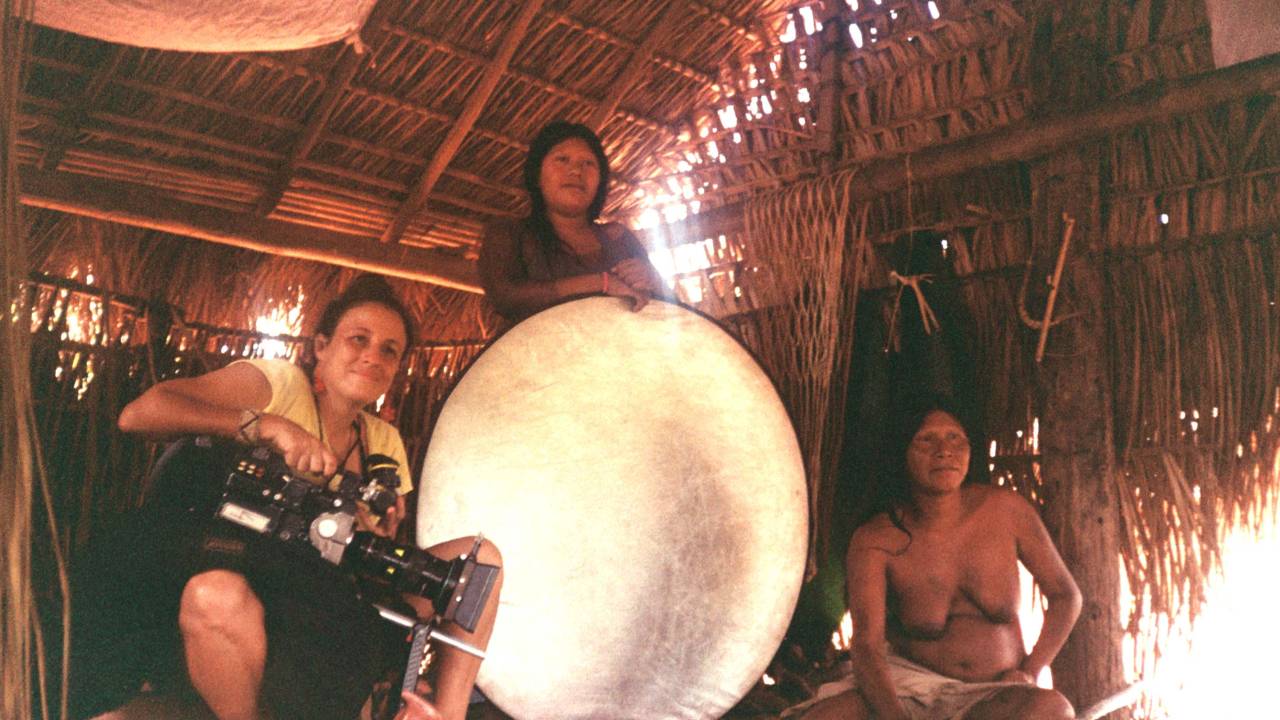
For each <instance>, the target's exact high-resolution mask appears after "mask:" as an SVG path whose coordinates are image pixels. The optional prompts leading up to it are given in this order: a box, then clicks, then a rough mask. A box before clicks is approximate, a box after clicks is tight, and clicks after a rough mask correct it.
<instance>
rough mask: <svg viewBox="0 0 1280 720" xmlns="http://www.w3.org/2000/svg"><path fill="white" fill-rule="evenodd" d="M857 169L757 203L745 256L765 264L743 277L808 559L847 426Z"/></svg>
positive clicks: (821, 531) (857, 273)
mask: <svg viewBox="0 0 1280 720" xmlns="http://www.w3.org/2000/svg"><path fill="white" fill-rule="evenodd" d="M853 180H854V177H853V176H852V175H851V174H848V173H843V174H837V175H833V176H831V177H829V178H823V179H821V180H817V181H813V182H806V183H800V184H797V185H795V186H793V187H791V188H789V189H787V190H783V191H781V192H777V193H771V194H769V195H765V196H763V197H761V198H759V199H758V200H757V201H756V202H753V203H752V204H751V206H750V210H748V212H747V215H746V227H747V233H748V235H749V236H750V237H751V238H752V245H751V247H750V254H749V255H748V258H749V260H750V261H751V262H752V264H754V265H758V266H759V267H762V268H765V269H766V272H765V273H763V274H762V276H756V277H754V278H753V282H752V283H751V284H750V285H747V286H746V288H747V292H748V293H749V295H750V300H751V302H753V303H754V304H755V305H756V306H757V307H770V308H773V310H772V311H771V312H768V313H760V314H758V315H756V316H755V318H756V322H755V325H756V331H757V332H756V333H755V339H756V341H757V342H758V343H759V344H758V345H757V346H756V347H755V349H756V352H757V353H758V354H759V356H760V359H761V361H762V362H763V363H764V365H765V368H766V369H767V370H768V371H769V373H770V375H771V376H772V377H773V378H774V379H775V381H776V382H777V383H778V385H779V391H780V393H781V394H782V398H783V401H784V402H785V403H786V405H787V408H788V409H789V410H790V411H791V415H792V420H793V422H794V423H795V425H796V434H797V436H798V438H799V440H800V447H801V451H802V453H803V455H804V459H805V466H806V471H807V473H808V480H809V502H810V514H811V517H812V518H813V526H812V527H811V530H810V534H811V542H810V559H811V560H812V559H813V555H814V553H815V552H820V547H819V546H820V544H821V543H823V542H824V541H825V538H826V532H825V523H826V520H825V518H826V513H827V511H828V509H829V508H830V497H829V493H830V488H831V486H830V483H829V482H828V480H827V478H828V477H829V476H830V475H831V474H832V473H833V472H834V469H835V468H834V467H833V465H832V458H834V457H835V456H836V455H837V454H838V452H839V447H840V440H841V438H842V436H843V432H844V422H843V421H844V395H845V388H844V379H845V378H846V377H847V376H848V364H849V352H850V344H849V343H850V341H851V340H852V335H851V334H850V333H849V332H848V328H849V327H850V326H851V325H852V323H853V320H854V310H855V305H854V304H853V303H851V302H849V301H850V299H851V294H850V289H851V288H856V287H858V285H859V282H860V279H861V277H862V272H863V267H864V263H865V247H866V245H865V233H864V229H863V225H864V222H860V221H859V218H857V217H856V216H854V215H852V214H851V212H850V210H851V209H850V203H849V191H850V186H851V183H852V182H853Z"/></svg>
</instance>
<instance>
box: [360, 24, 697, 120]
mask: <svg viewBox="0 0 1280 720" xmlns="http://www.w3.org/2000/svg"><path fill="white" fill-rule="evenodd" d="M383 29H384V30H385V31H387V32H389V33H392V34H395V35H399V36H401V37H404V38H408V39H410V40H413V41H414V42H418V43H422V44H423V45H427V46H430V47H434V48H436V49H438V50H440V51H442V52H446V53H448V54H450V55H453V56H454V57H458V58H461V59H463V60H467V61H469V62H472V63H475V64H476V65H484V64H485V63H487V62H489V58H487V57H485V56H484V55H481V54H480V53H477V52H473V51H471V50H468V49H466V48H463V47H458V46H457V45H454V44H453V43H451V42H449V41H447V40H444V39H442V38H439V37H437V36H435V35H431V34H428V33H424V32H422V31H421V30H409V29H407V28H402V27H399V26H396V25H391V24H390V23H386V24H384V25H383ZM507 75H509V76H511V77H512V78H515V79H516V80H519V81H521V82H526V83H529V84H530V85H532V86H534V87H536V88H538V89H540V90H544V91H546V92H548V93H551V94H552V95H559V96H560V97H563V98H568V99H570V100H573V101H574V102H578V103H582V104H583V105H598V104H600V102H601V99H599V98H593V97H590V96H588V95H584V94H583V93H580V92H578V91H577V90H573V89H572V88H567V87H565V86H564V85H561V84H559V83H556V82H552V81H551V80H548V79H546V78H544V77H541V76H539V75H535V74H534V73H531V72H529V71H527V70H521V69H519V68H516V67H508V68H507ZM617 112H618V113H619V114H621V115H623V116H624V117H625V118H626V119H627V121H628V122H631V123H634V124H636V125H639V126H640V127H643V128H645V129H646V130H656V131H658V132H664V133H667V134H669V135H674V134H675V131H674V130H672V129H671V128H669V127H667V126H666V125H665V124H664V123H663V122H662V121H661V120H659V119H657V118H654V117H650V116H647V115H644V114H643V113H641V112H640V111H639V110H635V109H630V108H626V107H619V108H618V109H617Z"/></svg>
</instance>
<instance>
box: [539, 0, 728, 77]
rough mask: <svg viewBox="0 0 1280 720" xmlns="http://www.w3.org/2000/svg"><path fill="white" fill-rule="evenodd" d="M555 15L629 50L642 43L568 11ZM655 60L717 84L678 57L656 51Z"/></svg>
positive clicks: (570, 25)
mask: <svg viewBox="0 0 1280 720" xmlns="http://www.w3.org/2000/svg"><path fill="white" fill-rule="evenodd" d="M553 17H554V18H555V20H556V22H559V23H562V24H564V25H567V26H569V27H571V28H573V29H574V30H577V31H578V32H581V33H585V34H587V35H590V36H591V37H594V38H596V39H597V40H602V41H604V42H607V43H611V44H613V45H617V46H619V47H623V48H626V49H628V50H632V51H634V50H635V49H636V48H637V47H639V45H640V44H639V43H636V42H632V41H631V40H628V39H626V38H624V37H620V36H618V35H615V34H613V33H611V32H609V31H608V30H605V29H604V28H601V27H597V26H595V25H591V24H590V23H587V22H585V21H583V20H579V19H578V18H576V17H574V16H572V15H570V14H569V13H567V12H557V13H556V14H555V15H554V16H553ZM653 62H655V63H657V64H659V65H661V66H662V67H665V68H666V69H668V70H670V71H672V72H674V73H676V74H677V75H683V76H684V77H686V78H689V79H690V80H693V81H694V82H698V83H701V84H703V85H715V84H716V80H715V78H714V77H713V76H712V75H711V73H709V72H707V71H706V70H702V69H699V68H696V67H694V66H692V65H690V64H688V63H686V62H685V61H683V60H680V59H678V58H674V57H671V56H669V55H663V54H660V53H656V54H654V56H653Z"/></svg>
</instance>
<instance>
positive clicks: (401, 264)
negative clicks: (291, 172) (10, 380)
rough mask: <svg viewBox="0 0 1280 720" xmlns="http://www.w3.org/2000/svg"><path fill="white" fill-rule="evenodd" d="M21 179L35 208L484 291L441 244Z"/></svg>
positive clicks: (49, 177) (66, 178) (128, 191)
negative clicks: (387, 240)
mask: <svg viewBox="0 0 1280 720" xmlns="http://www.w3.org/2000/svg"><path fill="white" fill-rule="evenodd" d="M20 179H21V186H22V204H24V205H27V206H30V207H39V208H45V209H49V210H57V211H59V212H65V213H70V214H72V215H81V216H84V217H90V218H94V219H97V220H106V221H108V222H114V223H120V224H121V225H131V226H133V227H141V228H147V229H149V230H159V231H160V232H167V233H174V234H176V235H185V236H187V237H193V238H198V239H201V240H208V241H210V242H216V243H222V244H224V245H231V246H234V247H240V248H246V249H249V250H256V251H257V252H262V253H267V254H269V255H282V256H285V257H295V258H301V259H304V260H314V261H317V262H325V263H331V264H334V265H342V266H344V267H353V268H358V269H361V270H368V271H370V272H376V273H381V274H383V275H391V276H394V277H402V278H406V279H409V280H417V281H420V282H429V283H434V284H436V285H444V286H445V287H451V288H454V289H457V290H465V291H467V292H474V293H479V292H481V289H480V281H479V277H478V275H477V273H476V268H475V263H474V262H472V261H470V260H467V259H465V258H462V257H459V256H457V255H450V254H446V253H443V252H440V251H437V250H428V249H425V248H419V247H412V246H408V245H394V246H388V245H382V244H379V243H375V242H373V241H371V240H369V239H367V238H361V237H357V236H352V235H347V234H344V233H338V232H334V231H332V230H322V229H319V228H308V227H304V226H301V225H296V224H294V223H289V222H285V221H283V220H272V219H266V218H260V217H257V216H256V215H253V214H250V213H232V212H228V211H226V210H224V209H222V208H215V207H207V206H203V205H196V204H194V203H188V202H182V201H180V200H174V199H172V198H169V197H165V196H162V195H160V194H158V193H155V192H152V191H149V190H145V189H142V188H137V187H136V186H130V185H127V184H125V183H110V182H106V181H103V180H97V179H93V178H88V177H83V176H82V177H73V176H70V175H68V174H66V173H57V174H55V173H44V172H41V171H39V170H37V169H35V168H32V167H25V168H22V171H21V173H20Z"/></svg>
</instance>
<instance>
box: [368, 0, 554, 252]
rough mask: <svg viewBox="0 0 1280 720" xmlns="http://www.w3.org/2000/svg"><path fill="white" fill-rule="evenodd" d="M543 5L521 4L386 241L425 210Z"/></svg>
mask: <svg viewBox="0 0 1280 720" xmlns="http://www.w3.org/2000/svg"><path fill="white" fill-rule="evenodd" d="M541 8H542V0H525V2H524V4H522V5H521V6H520V14H519V15H517V16H516V18H515V20H513V21H512V23H511V27H510V28H509V29H508V30H507V35H506V37H505V38H503V40H502V45H501V46H499V48H498V51H497V52H496V53H494V56H493V59H491V60H490V61H489V64H488V65H487V66H486V67H485V69H484V74H483V75H482V76H481V77H480V82H479V83H477V85H476V87H475V88H473V89H472V90H471V94H470V95H469V96H468V97H467V103H466V105H465V106H464V107H463V108H462V112H461V113H460V114H459V115H458V119H457V120H456V121H455V122H454V124H453V125H452V126H451V127H450V128H449V133H448V134H447V135H445V138H444V140H442V141H440V146H439V147H438V148H436V151H435V152H434V153H433V154H432V156H431V161H430V162H429V163H428V164H427V169H426V170H425V171H424V172H423V174H422V176H421V177H419V178H418V181H417V182H416V183H414V186H413V190H411V191H410V192H409V197H408V198H406V199H405V201H404V204H403V205H401V206H400V212H398V213H397V214H396V216H395V218H394V219H393V220H392V221H391V223H390V224H389V225H387V229H386V231H385V232H383V233H382V243H383V244H396V243H399V242H400V237H401V236H402V235H404V231H405V228H407V227H409V223H410V221H412V219H413V216H414V215H416V214H418V213H419V212H421V211H422V208H423V206H424V205H426V202H427V198H428V197H429V196H430V195H431V190H432V189H433V188H435V185H436V182H437V181H439V180H440V176H441V175H442V174H443V173H444V169H445V168H446V167H448V165H449V163H450V162H452V161H453V156H454V155H456V154H457V152H458V149H459V148H461V147H462V141H463V140H465V139H466V137H467V135H468V134H469V133H470V132H471V128H472V127H473V126H474V125H475V124H476V120H477V119H478V118H479V117H480V112H481V111H482V110H484V106H485V105H486V104H488V102H489V97H490V96H491V95H492V94H493V91H494V88H496V87H497V86H498V81H499V80H501V79H502V76H503V74H505V73H506V71H507V66H508V65H510V64H511V57H512V56H513V55H515V52H516V47H517V46H518V45H519V44H520V41H521V40H523V39H524V36H525V34H526V33H527V32H528V31H529V25H530V24H531V23H532V22H533V17H534V16H535V15H537V14H538V10H540V9H541Z"/></svg>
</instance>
